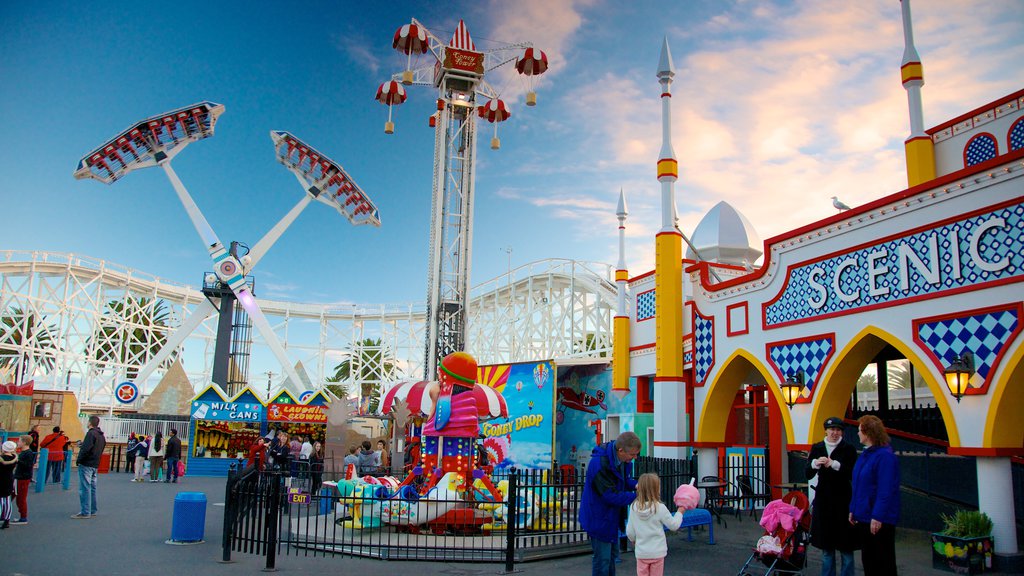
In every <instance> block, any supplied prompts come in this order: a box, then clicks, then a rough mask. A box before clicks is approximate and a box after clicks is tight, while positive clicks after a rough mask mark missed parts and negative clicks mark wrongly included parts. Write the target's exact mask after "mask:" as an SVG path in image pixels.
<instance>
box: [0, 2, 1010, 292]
mask: <svg viewBox="0 0 1024 576" xmlns="http://www.w3.org/2000/svg"><path fill="white" fill-rule="evenodd" d="M913 8H914V21H915V36H916V40H917V47H918V50H919V52H920V54H921V57H922V61H923V63H924V70H925V80H926V85H925V87H924V91H923V97H924V114H925V124H926V125H927V126H933V125H936V124H939V123H941V122H943V121H945V120H947V119H949V118H951V117H953V116H956V115H958V114H960V113H963V112H966V111H968V110H970V109H973V108H975V107H978V106H981V105H983V104H985V103H987V102H989V101H992V100H994V99H996V98H999V97H1001V96H1004V95H1006V94H1008V93H1010V92H1012V91H1014V90H1017V89H1020V88H1021V85H1020V79H1021V78H1024V73H1022V68H1024V45H1022V42H1021V38H1024V3H1022V2H1020V1H1019V0H995V1H989V2H960V1H956V0H930V1H928V2H924V1H920V0H918V1H917V2H915V3H914V5H913ZM899 12H900V6H899V2H897V1H896V0H863V1H858V2H839V1H817V0H815V1H810V0H808V1H805V2H771V1H765V2H755V1H732V2H730V1H720V0H719V1H687V2H671V3H667V2H629V3H625V2H610V1H598V0H592V1H577V2H571V1H565V2H561V1H556V2H551V1H550V0H548V1H543V2H541V1H533V0H529V1H518V2H499V1H495V2H451V3H449V2H444V3H440V2H438V3H429V4H427V3H415V2H401V1H399V2H388V3H351V2H246V3H242V2H202V3H200V2H192V1H184V2H178V3H175V5H174V6H173V8H172V7H171V6H170V5H167V4H160V3H144V2H143V3H138V2H136V3H130V4H125V3H111V2H91V3H82V2H57V1H52V2H0V126H3V136H4V137H3V139H2V140H0V173H2V174H3V178H2V179H0V201H2V203H3V206H4V214H5V215H6V216H7V217H6V218H5V219H4V228H3V233H2V235H0V249H18V250H52V251H63V252H74V253H78V254H83V255H88V256H92V257H96V258H102V259H106V260H109V261H111V262H114V263H117V264H122V265H126V266H129V267H133V268H136V269H139V270H141V271H144V272H147V273H149V274H154V275H157V276H160V277H163V278H167V279H169V280H173V281H176V282H183V283H189V284H192V285H197V284H198V283H199V281H200V280H201V274H202V273H203V272H204V271H206V270H209V269H210V263H209V260H208V257H207V255H206V253H205V250H204V248H203V246H202V243H201V242H200V241H199V238H198V236H197V235H196V233H195V231H194V229H193V228H192V226H191V224H190V223H189V221H188V218H187V216H186V214H185V212H184V210H183V209H182V208H181V205H180V203H179V202H178V200H177V198H176V196H175V194H174V192H173V190H172V188H171V187H170V184H169V183H168V182H167V180H166V178H165V177H164V176H163V174H162V173H161V172H160V171H159V170H152V169H151V170H143V171H139V172H134V173H132V174H130V175H128V177H126V178H124V179H123V180H121V181H119V182H117V183H115V184H114V185H112V186H106V185H103V184H100V183H98V182H95V181H76V180H74V179H73V178H72V176H71V173H72V171H73V170H74V168H75V165H76V163H77V161H78V160H79V158H81V157H82V156H83V155H84V154H85V153H87V152H88V151H90V150H92V149H93V148H94V147H96V146H97V145H99V144H100V143H102V142H104V141H105V140H107V139H108V138H110V137H112V136H114V135H115V134H117V133H118V132H119V131H121V130H123V129H124V128H126V127H128V126H129V125H130V124H132V123H134V122H136V121H138V120H141V119H143V118H145V117H148V116H151V115H155V114H159V113H161V112H164V111H167V110H171V109H174V108H177V107H181V106H186V105H188V104H192V103H194V102H198V101H201V100H212V101H214V102H218V103H220V104H224V105H225V106H226V108H227V111H226V112H225V113H224V115H223V116H221V118H220V121H219V123H218V125H217V132H216V136H215V137H214V138H211V139H207V140H204V141H201V142H197V143H194V144H191V145H190V146H189V147H188V149H186V150H185V151H184V152H183V153H182V154H181V155H179V156H178V157H177V158H176V159H175V160H174V167H175V170H176V171H177V173H178V175H179V176H180V177H181V179H182V181H183V182H184V183H185V185H186V186H187V187H188V188H189V191H190V192H191V194H192V196H193V197H194V198H195V200H196V202H197V203H198V205H199V206H200V208H201V209H202V210H203V212H204V213H205V215H206V217H207V218H208V220H209V221H210V223H211V224H212V225H213V228H214V229H215V230H216V231H217V233H218V234H219V236H220V239H221V240H222V241H223V242H225V243H227V242H229V241H231V240H239V241H242V242H246V243H248V244H250V245H253V244H255V243H256V241H258V240H259V239H260V237H262V235H263V234H264V233H265V232H266V231H267V230H268V229H269V228H270V227H271V226H272V225H273V224H274V223H275V222H276V221H277V220H278V219H279V218H280V217H281V216H283V214H284V213H285V212H286V211H287V210H288V209H290V208H291V207H292V206H293V205H294V204H295V202H297V201H298V200H299V198H300V197H301V194H302V190H301V189H300V188H299V187H298V184H297V183H296V182H295V180H294V178H293V177H292V176H291V174H289V173H288V172H287V171H286V170H285V169H284V168H283V167H282V166H280V165H279V164H277V163H276V161H275V159H274V156H273V149H272V146H271V141H270V137H269V132H270V130H272V129H273V130H287V131H290V132H292V133H293V134H295V135H296V136H298V137H299V138H301V139H303V140H305V141H306V142H307V143H309V144H311V145H312V146H314V147H316V148H318V149H319V150H320V151H321V152H323V153H325V154H326V155H328V156H330V157H331V158H332V159H334V160H335V161H336V162H338V163H339V164H341V165H343V166H344V167H345V168H346V169H347V170H348V172H349V173H350V174H351V175H352V176H353V177H354V178H355V180H356V181H357V182H358V183H359V184H360V185H361V186H362V188H363V189H364V190H365V191H366V192H367V193H368V194H369V195H370V197H371V198H372V199H373V201H374V202H375V203H376V205H377V206H378V208H379V209H380V214H381V218H382V220H383V226H382V227H381V228H370V227H352V226H351V225H349V224H348V222H347V221H346V220H345V219H344V218H342V217H341V216H340V215H338V214H337V213H336V212H334V211H333V210H331V209H329V208H327V207H326V206H323V205H320V204H313V205H311V206H310V207H309V208H307V210H306V211H305V213H303V215H302V216H301V217H300V218H299V220H298V221H297V222H296V223H295V224H294V225H293V226H292V228H291V229H290V230H289V231H288V232H287V233H286V234H285V236H284V237H283V238H282V239H281V240H280V241H279V242H278V243H277V245H275V246H274V248H273V249H272V250H271V251H270V252H269V253H268V255H267V256H266V258H264V259H263V261H262V262H261V263H260V264H259V266H258V267H256V270H255V274H256V278H257V286H256V287H257V295H258V296H261V297H269V298H274V299H281V300H291V301H299V302H323V303H326V302H338V303H340V302H354V303H362V304H372V303H398V302H417V301H419V302H421V301H423V299H424V295H425V293H426V279H425V275H426V268H427V255H428V251H427V243H428V237H429V211H430V194H431V189H430V183H431V173H432V160H433V134H432V130H431V129H430V128H429V127H428V126H427V117H428V115H429V114H430V113H431V112H432V110H433V107H434V99H435V98H436V93H435V92H434V91H433V90H432V89H429V88H423V87H414V88H411V89H410V94H409V100H408V101H407V102H406V103H405V104H404V105H402V106H401V107H398V108H397V109H396V110H395V111H394V121H395V123H396V132H395V134H393V135H390V136H388V135H385V134H384V133H383V125H384V122H385V120H386V119H387V109H386V108H385V107H384V106H382V105H380V104H379V103H377V102H376V101H374V99H373V96H374V93H375V91H376V88H377V86H378V85H379V84H380V83H381V82H382V81H384V80H386V79H388V78H389V77H390V75H391V74H392V73H395V72H399V71H401V70H402V69H403V68H404V60H405V58H404V56H402V55H401V54H399V53H398V52H396V51H394V50H393V49H392V48H391V38H392V36H393V34H394V32H395V30H396V29H397V28H398V27H399V26H401V25H402V24H405V23H408V21H409V19H410V18H411V17H415V18H417V19H418V20H420V21H421V22H423V23H424V24H426V25H427V26H428V27H429V28H430V29H431V31H433V32H434V33H435V34H436V35H437V36H439V37H443V38H448V37H450V35H451V33H452V31H453V30H454V28H455V26H456V24H457V22H458V20H459V18H462V19H464V20H465V21H466V24H467V26H468V28H469V31H470V33H471V34H472V36H473V38H474V40H475V41H476V43H477V47H478V48H491V47H494V46H496V45H497V43H498V42H518V41H525V40H529V41H532V42H534V44H535V45H536V46H537V47H539V48H541V49H543V50H545V51H546V52H547V53H548V54H549V57H550V58H551V62H552V67H551V70H550V71H549V72H548V74H546V75H544V76H542V77H541V78H540V82H539V86H538V93H539V103H538V105H537V106H536V107H533V108H527V107H526V106H525V105H524V104H523V93H524V87H523V85H522V83H521V82H520V79H518V78H517V77H515V76H514V75H511V74H506V73H504V72H499V73H495V74H494V75H489V76H488V80H489V81H490V82H491V83H492V84H493V85H495V86H496V87H498V88H499V89H502V93H503V97H504V98H505V99H506V100H508V102H509V103H510V105H511V108H512V113H513V116H512V118H511V119H510V120H509V121H508V122H505V123H504V124H503V125H501V127H500V136H501V139H502V148H501V150H499V151H492V150H490V149H489V148H488V146H487V140H488V139H489V137H490V130H491V128H490V126H489V125H487V126H482V127H481V132H480V133H481V141H480V146H479V148H478V150H477V160H478V161H477V173H476V206H475V229H474V245H473V272H472V283H473V284H479V283H482V282H484V281H486V280H489V279H491V278H493V277H495V276H497V275H499V274H502V273H504V272H505V270H506V267H507V265H508V255H507V252H506V250H507V249H508V248H511V251H512V252H511V261H512V266H513V267H516V266H520V265H523V264H525V263H527V262H530V261H534V260H538V259H542V258H548V257H561V258H575V259H579V260H595V261H603V262H609V263H614V262H615V261H616V258H617V253H616V250H617V248H616V246H617V238H616V220H615V216H614V211H615V203H616V199H617V194H618V190H619V189H620V187H621V188H622V189H624V190H625V192H626V194H627V201H628V203H629V207H630V212H631V215H630V219H629V221H628V222H627V230H628V235H629V236H628V240H627V242H628V246H629V251H630V254H629V257H628V265H629V268H630V271H631V272H632V273H633V274H638V273H642V272H644V271H646V270H648V269H649V268H650V267H651V266H652V262H653V244H654V242H653V237H654V231H655V230H656V229H657V228H658V226H659V215H658V209H659V194H660V188H659V185H658V183H657V181H656V179H655V176H654V174H655V162H656V160H657V155H658V150H659V148H660V144H661V142H660V106H659V102H658V95H659V93H660V90H659V86H658V84H657V79H656V78H655V70H656V68H657V64H658V52H659V49H660V46H661V42H662V38H663V37H667V38H668V40H669V44H670V47H671V49H672V54H673V58H674V60H675V64H676V68H677V76H676V79H675V82H674V84H673V86H672V90H673V93H674V95H675V97H674V98H673V115H674V122H675V125H674V130H673V135H674V136H673V137H674V141H675V150H676V154H677V157H678V160H679V164H680V180H679V182H678V183H677V185H676V190H677V204H678V208H679V214H680V223H681V227H682V229H683V231H684V232H687V233H692V231H693V229H694V227H695V226H696V224H697V223H698V222H699V220H700V218H701V217H702V216H703V214H705V213H706V212H707V210H708V209H710V208H711V207H712V206H713V205H714V204H716V203H717V202H718V201H720V200H726V201H728V202H730V203H731V204H733V206H735V207H736V208H737V209H739V210H740V211H741V212H742V213H744V214H745V215H746V216H747V217H748V218H749V219H750V220H751V222H752V223H753V225H754V227H755V228H756V229H757V231H758V232H759V234H760V235H761V237H762V238H767V237H770V236H773V235H775V234H779V233H782V232H785V231H786V230H789V229H792V228H795V227H799V226H802V225H804V224H807V223H809V222H812V221H814V220H817V219H820V218H824V217H827V216H829V215H831V214H832V212H833V208H832V207H831V200H830V197H831V196H833V195H836V196H839V197H840V198H841V199H842V200H843V201H844V202H846V203H847V204H850V205H852V206H856V205H858V204H862V203H864V202H867V201H870V200H873V199H875V198H878V197H880V196H882V195H886V194H889V193H893V192H896V191H899V190H901V189H902V188H904V187H905V181H906V180H905V175H904V174H905V173H904V168H903V147H902V142H903V139H904V138H905V137H906V135H907V133H908V120H907V107H906V96H905V93H904V91H903V89H902V87H901V85H900V82H899V62H900V58H901V55H902V52H903V37H902V30H901V23H900V14H899Z"/></svg>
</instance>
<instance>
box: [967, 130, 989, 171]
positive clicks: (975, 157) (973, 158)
mask: <svg viewBox="0 0 1024 576" xmlns="http://www.w3.org/2000/svg"><path fill="white" fill-rule="evenodd" d="M995 157H996V141H995V139H993V138H992V137H991V136H989V135H988V134H982V135H981V136H976V137H975V138H973V139H972V140H971V141H970V142H969V143H968V144H967V150H965V151H964V165H965V166H974V165H975V164H980V163H982V162H984V161H985V160H991V159H992V158H995Z"/></svg>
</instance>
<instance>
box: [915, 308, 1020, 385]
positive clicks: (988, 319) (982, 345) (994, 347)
mask: <svg viewBox="0 0 1024 576" xmlns="http://www.w3.org/2000/svg"><path fill="white" fill-rule="evenodd" d="M1019 316H1020V307H1019V306H1013V307H1011V308H1007V309H1004V310H989V311H986V312H979V313H976V314H968V315H962V316H956V317H948V318H942V319H936V320H927V319H926V320H924V321H920V322H915V336H916V340H917V341H918V342H919V343H920V344H921V345H922V346H923V347H924V348H925V349H926V350H928V351H929V352H931V354H932V356H933V358H934V359H935V360H938V361H939V363H940V365H939V366H938V368H939V370H945V368H946V367H947V366H949V364H950V363H951V362H952V361H953V360H954V359H955V358H956V357H957V356H960V355H961V354H963V353H964V352H970V353H971V354H973V355H974V370H975V375H974V378H972V380H971V384H972V385H974V386H975V387H976V388H981V389H987V388H988V383H989V382H988V377H989V374H991V373H992V372H993V371H994V370H995V367H996V361H997V359H998V358H999V352H1000V351H1002V349H1003V348H1004V347H1006V346H1007V345H1009V344H1010V342H1011V341H1012V339H1013V337H1014V336H1015V335H1016V333H1017V332H1018V331H1019V329H1018V328H1019V326H1020V317H1019Z"/></svg>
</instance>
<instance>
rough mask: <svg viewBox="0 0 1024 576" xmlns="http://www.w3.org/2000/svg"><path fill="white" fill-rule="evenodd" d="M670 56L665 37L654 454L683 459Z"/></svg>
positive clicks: (680, 296) (679, 250) (679, 256)
mask: <svg viewBox="0 0 1024 576" xmlns="http://www.w3.org/2000/svg"><path fill="white" fill-rule="evenodd" d="M675 75H676V72H675V68H674V67H673V66H672V54H671V53H670V52H669V49H668V38H665V41H664V43H663V44H662V46H661V58H660V59H659V62H658V82H659V83H660V84H661V153H660V154H659V157H658V182H660V183H661V229H660V230H658V234H657V237H656V238H655V260H654V262H655V264H654V266H655V267H654V287H655V298H656V305H655V313H654V318H655V320H654V322H655V334H656V339H655V354H656V368H655V373H654V455H655V456H659V457H664V458H677V457H682V455H683V448H682V446H681V443H682V442H683V441H685V440H686V438H685V430H684V423H685V422H684V420H683V416H682V414H683V412H684V411H685V409H684V406H685V404H684V402H685V390H684V385H683V250H682V245H683V243H682V239H683V234H682V232H680V231H679V229H678V228H677V227H676V200H675V182H676V179H677V178H678V176H679V164H678V163H677V162H676V153H675V150H673V149H672V93H671V88H670V87H671V85H672V77H673V76H675Z"/></svg>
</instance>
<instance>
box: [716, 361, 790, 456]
mask: <svg viewBox="0 0 1024 576" xmlns="http://www.w3.org/2000/svg"><path fill="white" fill-rule="evenodd" d="M745 384H759V385H764V386H767V387H768V390H770V391H771V394H772V397H774V398H775V402H774V404H775V405H776V406H779V405H783V404H784V402H783V400H782V393H781V392H780V390H779V384H778V382H776V381H775V378H774V377H773V376H772V373H771V372H770V371H769V370H768V368H767V367H765V365H764V364H762V363H761V361H760V360H758V358H757V356H755V355H754V354H751V353H750V352H747V351H746V350H742V349H740V350H736V351H735V352H733V353H732V355H731V356H729V358H728V359H726V360H725V362H724V363H723V368H722V370H721V371H720V372H719V373H718V375H717V376H716V377H715V379H714V381H712V382H711V384H710V386H709V389H708V392H707V396H706V398H705V399H704V402H703V405H702V408H701V413H700V421H699V423H698V426H697V442H698V443H724V442H725V441H726V434H727V430H728V424H729V416H730V415H731V413H732V405H733V401H734V400H735V398H736V392H737V391H738V390H739V389H740V388H741V387H742V386H743V385H745ZM779 415H780V417H781V420H782V429H783V430H785V436H786V438H793V421H792V420H791V419H790V417H789V413H788V412H787V411H785V410H783V411H779Z"/></svg>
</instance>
